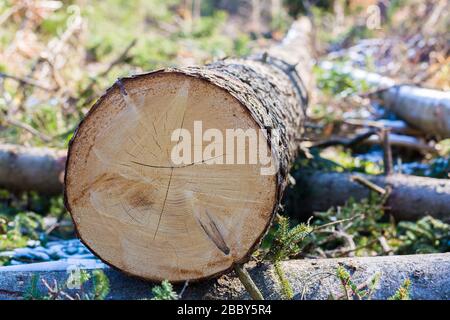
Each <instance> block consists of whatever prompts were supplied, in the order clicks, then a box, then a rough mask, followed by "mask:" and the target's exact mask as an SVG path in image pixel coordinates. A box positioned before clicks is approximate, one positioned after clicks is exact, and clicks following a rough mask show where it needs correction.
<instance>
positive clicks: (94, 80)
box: [80, 39, 137, 105]
mask: <svg viewBox="0 0 450 320" xmlns="http://www.w3.org/2000/svg"><path fill="white" fill-rule="evenodd" d="M136 43H137V39H134V40H133V41H131V42H130V44H129V45H128V46H127V47H126V48H125V50H124V51H123V52H122V53H121V54H120V55H119V56H118V57H117V58H116V59H114V60H113V61H112V62H111V63H110V64H109V65H108V67H107V68H106V69H105V70H104V71H102V72H100V73H99V74H97V75H96V76H95V77H94V78H92V80H91V82H90V83H89V85H88V86H87V87H86V88H85V89H84V90H83V92H82V93H81V94H80V96H83V95H85V94H86V93H87V92H89V91H91V90H92V88H93V87H94V85H95V84H96V83H97V79H98V78H102V77H104V76H106V75H107V74H108V73H109V72H110V71H111V70H112V69H113V68H114V67H115V66H116V65H118V64H120V63H122V62H123V61H124V60H125V59H126V58H127V57H128V53H129V52H130V50H131V49H132V48H133V47H134V46H135V45H136ZM93 99H94V98H93V97H91V98H89V99H87V101H86V102H85V104H86V105H87V104H90V103H91V102H92V100H93Z"/></svg>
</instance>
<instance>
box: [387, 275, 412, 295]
mask: <svg viewBox="0 0 450 320" xmlns="http://www.w3.org/2000/svg"><path fill="white" fill-rule="evenodd" d="M410 289H411V281H410V280H409V279H406V280H405V281H404V282H403V284H402V286H401V287H400V288H398V290H397V291H396V292H395V294H394V295H393V296H392V297H390V298H389V300H410V299H411V298H410Z"/></svg>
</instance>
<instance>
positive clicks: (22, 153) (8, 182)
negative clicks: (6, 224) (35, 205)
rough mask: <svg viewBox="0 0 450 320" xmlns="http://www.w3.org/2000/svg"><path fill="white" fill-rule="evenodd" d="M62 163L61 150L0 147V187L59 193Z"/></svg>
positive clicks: (11, 189)
mask: <svg viewBox="0 0 450 320" xmlns="http://www.w3.org/2000/svg"><path fill="white" fill-rule="evenodd" d="M65 161H66V151H63V150H54V149H49V148H31V147H22V146H17V145H11V144H0V188H4V189H7V190H9V191H11V192H15V193H20V192H28V191H37V192H39V193H41V194H44V195H57V194H61V193H62V191H63V185H62V181H63V175H64V166H65Z"/></svg>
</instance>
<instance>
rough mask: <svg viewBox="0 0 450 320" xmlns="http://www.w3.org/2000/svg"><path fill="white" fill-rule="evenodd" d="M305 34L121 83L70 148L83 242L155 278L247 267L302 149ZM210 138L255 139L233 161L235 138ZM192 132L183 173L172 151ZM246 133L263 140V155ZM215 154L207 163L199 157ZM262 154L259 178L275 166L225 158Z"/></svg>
mask: <svg viewBox="0 0 450 320" xmlns="http://www.w3.org/2000/svg"><path fill="white" fill-rule="evenodd" d="M309 30H310V25H309V22H308V21H307V20H299V21H297V22H296V23H294V25H293V27H292V28H291V30H290V31H289V33H288V35H287V37H286V38H285V40H284V41H283V43H281V44H280V45H278V46H276V47H274V48H272V49H270V50H269V51H268V53H264V54H259V55H255V56H252V57H249V58H244V59H225V60H222V61H218V62H215V63H212V64H209V65H207V66H204V67H187V68H170V69H164V70H159V71H156V72H151V73H147V74H142V75H137V76H133V77H130V78H123V79H120V80H118V81H117V82H116V83H115V84H114V85H113V86H112V87H111V88H110V89H109V90H108V91H107V92H106V93H105V94H104V95H103V96H102V97H101V98H100V99H99V100H98V101H97V103H96V104H95V105H94V106H93V107H92V109H91V110H90V112H89V113H88V114H87V116H86V117H85V118H84V120H83V121H82V122H81V124H80V126H79V128H78V129H77V131H76V134H75V135H74V138H73V139H72V141H71V143H70V147H69V152H68V159H67V165H66V176H65V197H66V205H67V208H68V210H69V211H70V213H71V215H72V218H73V220H74V223H75V226H76V228H77V231H78V234H79V236H80V238H81V239H82V241H83V242H84V243H85V244H86V245H87V246H88V247H89V248H91V250H92V251H93V252H94V253H96V254H97V255H98V256H99V257H100V258H101V259H102V260H103V261H105V262H107V263H108V264H110V265H112V266H114V267H116V268H118V269H120V270H122V271H124V272H127V273H130V274H132V275H135V276H139V277H142V278H145V279H150V280H162V279H168V280H170V281H175V282H176V281H183V280H187V279H189V280H198V279H204V278H208V277H212V276H214V275H217V274H220V273H223V272H225V271H227V270H230V269H231V268H232V267H233V266H234V264H236V263H242V262H245V261H247V260H248V259H249V257H250V254H251V253H252V252H253V250H254V249H255V248H256V247H257V246H258V244H259V242H260V240H261V239H262V237H263V236H264V234H265V232H266V231H267V229H268V227H269V225H270V222H271V220H272V217H273V215H274V213H275V212H276V210H277V209H278V207H279V202H280V200H281V196H282V193H283V191H284V189H285V185H286V178H287V173H288V171H289V168H290V165H291V163H292V161H293V159H294V157H295V155H296V153H297V150H298V147H299V140H300V138H301V133H302V126H303V120H304V109H305V108H306V104H307V99H306V92H307V88H308V86H309V83H310V77H309V72H310V66H311V58H310V57H309V54H308V51H309ZM199 125H200V126H201V130H202V131H201V134H200V137H199V136H198V132H197V131H198V128H199ZM208 129H211V130H213V131H210V132H215V133H217V132H220V133H222V134H223V137H224V139H225V138H228V135H227V134H226V133H227V131H228V130H236V129H241V131H240V132H241V133H244V138H248V139H246V140H245V142H244V145H243V146H244V147H243V149H238V147H237V146H235V147H233V149H231V153H232V154H231V155H230V154H226V153H227V152H230V150H229V149H228V148H225V147H224V145H226V144H227V143H229V141H228V140H227V141H217V139H218V136H217V135H215V136H214V137H215V139H212V137H211V136H210V137H209V138H207V137H206V136H207V135H206V134H203V133H206V132H207V130H208ZM252 130H253V131H252ZM185 132H189V133H191V134H192V139H191V140H190V145H191V147H192V153H193V154H194V156H193V158H192V160H191V161H190V162H189V163H183V164H176V163H174V161H173V152H174V150H175V151H177V149H176V147H177V146H180V145H181V143H183V144H184V145H186V144H189V142H187V141H185V139H187V136H186V134H185ZM235 132H236V131H235ZM247 132H261V133H262V137H263V138H264V139H263V141H258V142H259V143H258V148H257V150H256V151H255V150H254V149H255V146H254V145H252V144H251V139H250V137H248V136H247V135H246V133H247ZM258 137H259V136H258ZM202 139H203V140H208V139H209V141H207V142H205V141H203V140H202ZM236 140H237V139H236ZM212 145H213V146H215V147H216V148H213V149H214V153H213V154H211V157H207V158H205V157H204V156H202V157H196V154H198V153H199V152H198V151H199V149H200V154H202V155H204V154H205V153H202V151H204V152H206V148H207V147H212ZM261 145H265V148H262V149H261V148H260V147H261ZM218 146H219V147H220V148H218ZM174 148H175V149H174ZM217 150H220V151H217ZM261 150H266V156H267V155H269V156H270V165H269V166H274V167H275V168H277V170H276V171H275V172H274V174H262V172H263V171H264V170H263V169H265V168H267V167H268V165H267V164H265V163H261V162H260V161H256V162H253V163H250V161H246V162H244V163H239V162H232V161H231V162H230V161H228V159H236V158H238V157H239V156H242V153H245V155H248V157H245V159H247V160H249V157H250V154H252V153H255V152H256V153H257V155H258V157H257V159H260V156H262V154H261V153H262V152H263V151H261ZM267 150H268V151H267ZM178 151H180V150H178ZM183 152H185V151H183ZM267 152H268V153H267ZM180 154H181V152H180ZM184 156H185V154H183V157H184ZM230 156H231V157H230ZM228 157H230V158H228ZM225 158H226V159H227V161H226V162H225V160H224V159H225Z"/></svg>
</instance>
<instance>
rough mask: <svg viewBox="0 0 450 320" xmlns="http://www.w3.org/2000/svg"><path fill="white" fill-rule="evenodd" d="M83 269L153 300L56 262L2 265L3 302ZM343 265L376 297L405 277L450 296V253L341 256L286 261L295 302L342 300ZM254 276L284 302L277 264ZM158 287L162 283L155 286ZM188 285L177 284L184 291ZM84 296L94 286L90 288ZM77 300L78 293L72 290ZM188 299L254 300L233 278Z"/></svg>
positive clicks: (193, 289) (137, 287)
mask: <svg viewBox="0 0 450 320" xmlns="http://www.w3.org/2000/svg"><path fill="white" fill-rule="evenodd" d="M76 266H78V267H79V268H80V269H84V270H86V271H92V270H102V271H104V272H105V273H106V275H107V276H108V278H109V282H110V292H109V294H108V296H107V299H114V300H122V299H126V300H128V299H149V298H151V297H152V296H151V290H150V288H151V287H152V284H150V283H148V282H146V281H142V280H138V279H136V278H131V277H128V276H126V275H124V274H123V273H120V272H117V271H115V270H113V269H111V268H109V267H107V266H106V265H104V264H102V263H99V262H98V261H95V260H78V261H70V262H67V261H54V262H44V263H34V264H28V265H19V266H9V267H0V299H23V297H24V295H25V293H27V292H29V288H30V285H31V281H32V278H33V277H35V276H38V277H39V278H38V279H39V281H38V288H39V290H40V291H41V292H42V293H45V292H46V290H45V287H44V285H43V283H42V280H43V279H45V280H46V281H47V282H48V283H51V284H53V280H57V281H58V282H59V283H64V282H65V281H66V279H67V277H68V271H69V270H74V267H76ZM338 266H343V267H344V268H345V269H347V270H348V271H349V273H350V274H351V275H352V280H353V281H354V283H355V284H356V285H357V286H360V287H361V286H363V285H364V284H365V283H367V281H369V280H370V279H372V278H373V277H374V276H375V275H376V274H379V275H380V279H379V284H378V286H377V287H376V289H375V290H374V294H373V296H372V298H373V299H381V300H384V299H388V298H389V297H391V296H392V295H394V293H395V292H396V290H397V289H398V288H399V287H400V286H401V285H402V283H403V282H404V280H405V279H409V280H410V281H411V286H410V297H411V299H442V300H448V299H449V298H450V289H449V288H450V278H449V277H448V274H449V272H450V254H449V253H441V254H426V255H421V254H420V255H408V256H383V257H361V258H339V259H318V260H289V261H283V262H281V268H282V270H283V271H284V272H285V274H286V278H287V280H288V281H289V283H290V284H291V286H292V288H293V291H294V299H307V300H319V299H327V298H328V297H329V296H330V294H332V295H333V296H334V297H335V298H342V297H343V295H344V293H343V290H342V286H341V284H340V281H339V280H338V279H337V277H336V276H335V275H336V268H337V267H338ZM248 267H249V268H248V269H249V272H250V275H251V276H252V278H253V280H254V281H255V283H256V284H257V286H258V288H259V289H260V290H261V293H262V295H263V296H264V298H265V299H283V297H284V296H283V293H282V289H281V287H280V282H279V279H278V278H277V276H276V274H275V271H274V268H273V266H271V265H266V264H264V265H262V266H259V267H257V266H254V265H253V266H248ZM155 284H156V283H155ZM182 287H183V284H180V285H178V286H175V290H176V292H178V293H179V292H181V290H182ZM84 290H85V291H84V292H90V290H91V287H90V286H87V285H85V286H84ZM66 292H67V293H69V294H71V295H73V296H75V293H77V290H76V289H75V290H66ZM181 298H182V299H186V300H192V299H195V300H198V299H249V298H250V296H249V294H248V293H247V292H246V290H245V289H244V287H243V285H242V284H241V283H240V281H239V280H238V279H237V278H236V277H235V276H234V275H233V274H230V275H226V276H222V277H220V278H218V279H216V280H209V281H205V282H202V283H198V284H192V283H189V285H188V287H187V288H186V289H185V291H184V293H183V296H182V297H181Z"/></svg>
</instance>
